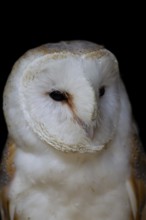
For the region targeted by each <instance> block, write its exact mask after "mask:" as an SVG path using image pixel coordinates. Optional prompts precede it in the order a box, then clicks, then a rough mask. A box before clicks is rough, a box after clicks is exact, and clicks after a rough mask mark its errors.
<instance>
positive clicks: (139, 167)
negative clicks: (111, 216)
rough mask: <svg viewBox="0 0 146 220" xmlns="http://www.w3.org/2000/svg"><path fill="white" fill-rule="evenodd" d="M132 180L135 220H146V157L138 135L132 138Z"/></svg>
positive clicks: (129, 191) (132, 206) (128, 187)
mask: <svg viewBox="0 0 146 220" xmlns="http://www.w3.org/2000/svg"><path fill="white" fill-rule="evenodd" d="M131 167H132V170H131V178H130V179H129V180H128V182H127V189H128V194H129V200H130V204H131V209H132V215H133V219H134V220H140V219H142V215H143V220H145V219H146V215H145V214H143V209H144V206H145V202H146V155H145V153H144V150H143V148H142V145H141V143H140V141H139V138H138V136H137V135H134V136H133V138H132V157H131ZM144 215H145V216H144Z"/></svg>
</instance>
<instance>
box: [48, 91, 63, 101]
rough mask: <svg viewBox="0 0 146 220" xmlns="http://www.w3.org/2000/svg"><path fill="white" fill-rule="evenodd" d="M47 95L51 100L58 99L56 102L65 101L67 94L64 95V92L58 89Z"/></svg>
mask: <svg viewBox="0 0 146 220" xmlns="http://www.w3.org/2000/svg"><path fill="white" fill-rule="evenodd" d="M49 96H50V97H51V98H52V99H53V100H55V101H58V102H61V101H66V100H67V95H66V93H64V92H60V91H58V90H55V91H52V92H51V93H49Z"/></svg>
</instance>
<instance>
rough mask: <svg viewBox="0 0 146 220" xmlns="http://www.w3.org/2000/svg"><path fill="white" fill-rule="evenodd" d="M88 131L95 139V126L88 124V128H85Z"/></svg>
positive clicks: (89, 135) (91, 137)
mask: <svg viewBox="0 0 146 220" xmlns="http://www.w3.org/2000/svg"><path fill="white" fill-rule="evenodd" d="M85 131H86V133H87V136H88V137H89V138H90V139H93V138H94V134H95V128H94V126H88V127H87V128H86V129H85Z"/></svg>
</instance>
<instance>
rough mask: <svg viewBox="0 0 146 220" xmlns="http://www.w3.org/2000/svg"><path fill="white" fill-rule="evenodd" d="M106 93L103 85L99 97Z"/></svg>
mask: <svg viewBox="0 0 146 220" xmlns="http://www.w3.org/2000/svg"><path fill="white" fill-rule="evenodd" d="M104 93H105V87H104V86H102V87H101V88H100V89H99V97H102V96H103V95H104Z"/></svg>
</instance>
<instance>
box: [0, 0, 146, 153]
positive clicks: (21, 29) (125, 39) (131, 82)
mask: <svg viewBox="0 0 146 220" xmlns="http://www.w3.org/2000/svg"><path fill="white" fill-rule="evenodd" d="M35 4H36V3H35ZM69 4H70V5H69ZM84 4H85V3H84ZM104 4H105V5H103V6H99V5H96V6H95V5H92V4H89V5H86V6H87V8H86V10H85V8H84V7H82V8H79V5H78V3H75V2H74V4H73V3H71V2H70V3H69V2H68V5H67V6H68V7H67V9H65V10H62V9H61V8H60V6H59V5H58V3H56V7H57V8H56V7H55V6H47V5H43V4H42V5H41V6H40V5H38V6H39V7H38V8H37V10H36V7H34V8H33V9H30V8H29V5H27V7H25V8H24V5H23V4H22V5H21V4H20V5H19V6H18V5H17V7H19V8H18V10H17V8H16V9H15V11H13V9H12V10H11V6H10V5H9V9H10V11H7V9H4V11H5V12H6V13H5V12H4V15H2V18H1V26H0V37H1V47H0V54H1V64H0V103H1V108H0V135H1V138H0V141H1V142H0V148H1V150H2V148H3V146H4V144H5V141H6V137H7V129H6V124H5V122H4V117H3V113H2V93H3V89H4V85H5V83H6V79H7V77H8V75H9V73H10V71H11V68H12V66H13V64H14V62H15V61H16V60H17V59H18V58H19V57H20V56H21V55H22V54H23V53H24V52H25V51H27V50H28V49H30V48H33V47H36V46H39V45H41V44H44V43H47V42H56V41H60V40H77V39H80V40H82V39H83V40H88V41H93V42H96V43H99V44H102V45H104V46H105V47H106V48H107V49H109V50H111V51H112V52H113V53H114V54H115V55H116V57H117V59H118V61H119V67H120V72H121V76H122V78H123V80H124V83H125V85H126V88H127V91H128V94H129V97H130V101H131V104H132V108H133V114H134V117H135V119H136V121H137V124H138V127H139V131H140V136H141V139H142V142H143V144H144V145H145V144H146V137H145V129H146V124H145V122H146V120H145V119H146V117H145V110H146V107H145V100H146V98H145V96H146V86H145V62H146V61H145V54H143V53H145V36H144V29H145V28H144V27H145V22H144V17H143V12H142V6H141V5H140V4H139V5H136V4H135V5H133V4H134V3H132V5H130V6H129V7H128V6H127V5H126V4H125V5H120V4H119V3H118V4H119V5H115V4H113V5H112V7H111V8H112V9H110V8H108V7H109V6H108V5H106V4H107V3H104ZM35 6H36V5H35ZM23 10H24V11H23ZM40 12H41V13H40ZM24 135H25V134H24Z"/></svg>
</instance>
